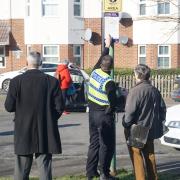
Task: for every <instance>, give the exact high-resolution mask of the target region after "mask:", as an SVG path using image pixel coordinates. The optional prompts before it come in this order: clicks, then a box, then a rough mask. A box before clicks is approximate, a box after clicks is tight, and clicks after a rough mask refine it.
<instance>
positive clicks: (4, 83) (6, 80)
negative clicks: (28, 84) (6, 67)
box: [2, 79, 10, 92]
mask: <svg viewBox="0 0 180 180" xmlns="http://www.w3.org/2000/svg"><path fill="white" fill-rule="evenodd" d="M9 84H10V79H5V80H4V81H3V83H2V89H3V90H4V91H6V92H7V91H8V89H9Z"/></svg>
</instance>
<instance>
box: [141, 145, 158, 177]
mask: <svg viewBox="0 0 180 180" xmlns="http://www.w3.org/2000/svg"><path fill="white" fill-rule="evenodd" d="M143 155H144V160H145V163H146V169H147V177H148V180H157V179H158V175H157V169H156V160H155V154H154V142H153V141H147V143H146V145H145V147H144V148H143Z"/></svg>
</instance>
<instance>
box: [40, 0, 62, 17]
mask: <svg viewBox="0 0 180 180" xmlns="http://www.w3.org/2000/svg"><path fill="white" fill-rule="evenodd" d="M46 5H52V6H54V5H56V6H57V14H55V15H46V14H45V12H44V9H45V8H44V7H45V6H46ZM58 7H59V1H58V0H53V2H45V0H42V16H43V17H58V16H59V11H58Z"/></svg>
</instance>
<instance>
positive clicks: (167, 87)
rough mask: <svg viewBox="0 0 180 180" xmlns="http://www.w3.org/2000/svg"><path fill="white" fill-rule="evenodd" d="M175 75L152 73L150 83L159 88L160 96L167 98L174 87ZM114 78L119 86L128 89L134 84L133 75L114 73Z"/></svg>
mask: <svg viewBox="0 0 180 180" xmlns="http://www.w3.org/2000/svg"><path fill="white" fill-rule="evenodd" d="M177 76H178V75H153V76H152V77H151V83H152V85H153V86H155V87H156V88H158V89H159V91H160V92H161V95H162V97H164V98H169V97H170V96H171V91H172V90H173V89H174V80H175V78H176V77H177ZM114 79H115V81H116V82H118V83H119V86H121V87H123V88H126V89H128V90H129V89H131V88H132V87H133V86H134V85H135V77H134V76H133V75H122V76H120V75H116V76H115V78H114Z"/></svg>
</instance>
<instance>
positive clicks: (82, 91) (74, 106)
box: [0, 62, 89, 111]
mask: <svg viewBox="0 0 180 180" xmlns="http://www.w3.org/2000/svg"><path fill="white" fill-rule="evenodd" d="M58 64H59V63H52V62H44V63H43V64H42V66H41V68H40V70H41V71H43V72H44V73H46V74H49V75H51V76H54V74H55V71H56V67H57V65H58ZM68 67H69V71H70V74H71V77H72V80H73V85H74V87H75V90H76V91H75V93H74V94H73V95H71V96H69V98H68V101H67V104H66V109H67V111H86V108H87V87H88V81H89V75H88V74H87V73H86V72H85V71H83V70H82V69H79V68H76V67H73V66H68ZM26 71H27V67H24V68H22V69H21V70H18V71H10V72H6V73H3V74H0V89H3V91H5V92H7V91H8V89H9V83H10V80H11V79H12V78H14V77H15V76H18V75H20V74H22V73H24V72H26Z"/></svg>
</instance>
